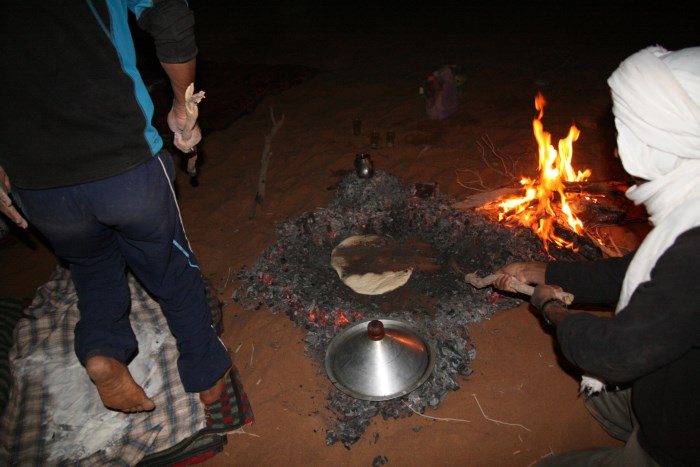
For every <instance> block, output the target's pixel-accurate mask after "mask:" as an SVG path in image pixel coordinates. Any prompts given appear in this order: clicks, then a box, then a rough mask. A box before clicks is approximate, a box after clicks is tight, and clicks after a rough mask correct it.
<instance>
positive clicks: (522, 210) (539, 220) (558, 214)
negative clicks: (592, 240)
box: [498, 93, 591, 249]
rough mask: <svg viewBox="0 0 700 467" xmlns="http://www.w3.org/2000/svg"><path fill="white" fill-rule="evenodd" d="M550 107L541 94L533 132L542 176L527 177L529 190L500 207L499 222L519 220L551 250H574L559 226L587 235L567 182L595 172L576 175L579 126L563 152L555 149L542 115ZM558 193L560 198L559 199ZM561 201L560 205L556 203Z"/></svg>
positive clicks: (562, 145) (561, 143)
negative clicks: (556, 230)
mask: <svg viewBox="0 0 700 467" xmlns="http://www.w3.org/2000/svg"><path fill="white" fill-rule="evenodd" d="M546 104H547V102H546V101H545V99H544V97H543V96H542V94H541V93H537V96H536V97H535V108H536V109H537V110H538V111H539V115H538V116H537V118H535V119H534V120H533V121H532V129H533V131H534V133H535V139H537V144H538V148H539V167H538V170H539V173H540V175H539V177H538V178H537V179H536V180H532V179H530V178H527V177H523V178H522V180H520V183H521V184H522V185H523V187H524V188H525V196H523V197H521V198H510V199H507V200H505V201H502V202H501V203H499V204H498V207H499V209H500V213H499V215H498V220H499V221H517V222H520V223H521V224H523V225H524V226H526V227H529V228H531V229H532V230H533V231H535V233H537V235H538V236H539V237H540V238H541V239H542V241H543V242H544V246H545V248H548V243H549V242H550V241H552V242H554V243H556V244H557V245H559V246H561V247H564V248H572V249H573V243H572V242H567V241H566V240H564V239H563V238H561V237H559V236H557V235H555V233H554V227H555V224H556V223H559V224H563V225H565V226H567V227H568V228H569V229H571V230H572V231H574V232H576V233H577V234H582V233H583V223H582V222H581V220H580V219H579V218H578V217H576V214H574V212H573V211H572V210H571V206H570V205H569V203H568V201H567V197H566V194H565V185H564V181H569V182H579V181H585V180H586V179H587V178H588V177H589V176H590V175H591V171H590V170H588V169H586V170H585V171H583V172H580V171H579V172H578V173H574V169H573V168H572V166H571V159H572V157H573V153H574V149H573V143H574V141H576V140H577V139H578V137H579V135H580V133H581V132H580V131H579V130H578V128H576V126H575V125H571V128H570V129H569V134H568V136H567V137H566V138H564V139H561V140H559V150H558V151H557V150H556V149H554V146H552V135H551V134H550V133H549V132H547V131H544V129H543V124H542V116H543V115H544V106H545V105H546ZM557 194H558V197H557V196H556V195H557ZM555 198H556V199H558V201H559V202H558V205H557V204H555V203H554V201H555Z"/></svg>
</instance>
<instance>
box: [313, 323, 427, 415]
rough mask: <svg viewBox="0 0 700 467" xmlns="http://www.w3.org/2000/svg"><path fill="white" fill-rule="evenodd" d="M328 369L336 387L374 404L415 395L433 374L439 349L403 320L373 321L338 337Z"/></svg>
mask: <svg viewBox="0 0 700 467" xmlns="http://www.w3.org/2000/svg"><path fill="white" fill-rule="evenodd" d="M325 366H326V373H327V374H328V377H329V378H330V380H331V381H332V382H333V384H335V386H336V387H337V388H338V389H340V390H341V391H343V392H344V393H346V394H348V395H349V396H352V397H354V398H356V399H364V400H370V401H382V400H388V399H394V398H396V397H401V396H403V395H405V394H408V393H409V392H411V391H413V390H414V389H416V388H417V387H419V386H420V385H421V384H423V383H424V382H425V380H427V379H428V377H429V376H430V375H431V374H432V372H433V368H434V366H435V346H434V343H433V342H432V341H430V340H428V339H426V338H425V337H424V336H423V335H422V334H421V333H420V332H419V331H418V330H417V329H416V328H415V327H413V326H411V325H410V324H408V323H405V322H403V321H398V320H393V319H375V320H367V321H362V322H359V323H356V324H354V325H352V326H350V327H349V328H347V329H345V330H343V331H342V332H341V333H340V334H338V335H337V336H335V337H334V338H333V340H332V341H331V343H330V345H329V346H328V349H327V350H326V359H325Z"/></svg>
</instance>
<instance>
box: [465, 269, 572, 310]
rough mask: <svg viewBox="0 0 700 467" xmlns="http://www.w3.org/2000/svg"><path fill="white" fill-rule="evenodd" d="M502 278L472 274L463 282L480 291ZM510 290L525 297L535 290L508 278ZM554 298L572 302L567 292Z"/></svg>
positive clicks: (570, 295)
mask: <svg viewBox="0 0 700 467" xmlns="http://www.w3.org/2000/svg"><path fill="white" fill-rule="evenodd" d="M501 277H503V274H490V275H488V276H486V277H479V276H478V275H477V274H476V273H474V272H472V273H469V274H465V275H464V281H465V282H466V283H468V284H471V285H473V286H474V287H476V288H477V289H482V288H484V287H487V286H489V285H492V284H493V283H494V282H495V281H497V280H498V279H500V278H501ZM509 285H510V288H511V289H513V290H515V291H516V292H519V293H521V294H525V295H532V293H533V292H534V291H535V288H534V287H533V286H531V285H528V284H523V283H522V282H520V281H519V280H517V279H516V278H515V277H511V278H510V283H509ZM556 298H558V299H559V300H561V301H563V302H564V303H566V304H567V305H571V303H573V301H574V296H573V295H572V294H570V293H568V292H557V294H556Z"/></svg>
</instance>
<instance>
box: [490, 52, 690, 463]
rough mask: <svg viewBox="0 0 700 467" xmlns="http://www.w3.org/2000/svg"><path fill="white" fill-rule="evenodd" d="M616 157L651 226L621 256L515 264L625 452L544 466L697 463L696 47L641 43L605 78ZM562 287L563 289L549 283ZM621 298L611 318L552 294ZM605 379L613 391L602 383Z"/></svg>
mask: <svg viewBox="0 0 700 467" xmlns="http://www.w3.org/2000/svg"><path fill="white" fill-rule="evenodd" d="M608 83H609V85H610V88H611V91H612V98H613V113H614V116H615V125H616V128H617V131H618V137H617V142H618V153H619V156H620V159H621V160H622V163H623V165H624V167H625V170H626V171H627V172H628V173H629V174H630V175H632V176H633V177H635V179H636V180H637V185H636V186H633V187H631V188H630V189H629V190H628V192H627V196H628V197H629V198H630V199H631V200H633V201H634V202H635V203H637V204H644V206H645V207H646V209H647V212H648V214H649V215H650V222H651V224H652V225H653V229H652V230H651V231H650V232H649V234H648V235H647V237H646V238H645V239H644V241H643V242H642V244H641V245H640V247H639V249H638V250H637V251H636V252H635V253H634V254H631V255H628V256H627V257H624V258H612V259H607V260H601V261H596V262H591V263H564V262H551V263H548V264H543V263H512V264H509V265H506V266H505V267H503V268H501V269H500V270H499V272H501V273H503V274H504V275H503V276H502V277H501V278H500V279H499V280H498V281H496V282H495V285H496V287H498V288H501V289H503V290H510V288H509V285H508V281H509V280H510V278H511V277H515V278H516V279H518V280H521V281H524V282H527V283H530V284H535V285H537V287H536V288H535V291H534V293H533V295H532V298H531V303H532V305H534V306H535V308H537V310H538V311H539V313H540V316H541V317H542V319H543V320H544V321H545V323H547V324H548V325H549V326H550V327H552V328H553V332H555V334H556V337H557V341H558V343H559V346H560V347H561V350H562V352H563V354H564V355H565V356H566V358H567V359H568V360H570V361H571V362H572V363H574V364H575V365H577V366H578V367H579V368H580V369H582V370H583V371H584V372H585V373H586V376H584V380H583V381H582V390H583V392H584V394H585V403H586V407H587V408H588V409H589V411H590V412H591V414H592V415H593V416H594V417H595V418H596V419H597V420H598V421H599V422H600V423H601V425H602V426H603V428H604V429H605V430H606V431H607V432H608V433H609V434H611V435H612V436H614V437H615V438H617V439H620V440H622V441H624V442H625V446H624V448H622V449H589V450H583V451H574V452H569V453H563V454H559V455H555V456H552V457H548V458H545V459H544V460H543V461H542V462H541V465H562V466H564V465H565V466H577V465H610V466H621V465H625V466H626V465H634V466H646V465H663V466H676V465H697V463H698V460H699V459H700V403H698V394H700V299H698V296H697V292H698V277H700V47H695V48H688V49H683V50H679V51H675V52H669V51H667V50H665V49H663V48H661V47H659V46H655V47H649V48H646V49H644V50H641V51H639V52H637V53H635V54H633V55H632V56H630V57H629V58H627V59H626V60H625V61H623V62H622V63H621V65H620V67H619V68H618V69H617V70H616V71H615V72H614V73H613V74H612V76H611V77H610V79H609V80H608ZM553 284H556V285H553ZM562 289H564V290H566V291H568V292H571V293H573V294H574V296H575V297H576V301H577V302H581V303H610V304H615V303H616V304H617V309H616V313H615V315H614V317H612V318H608V317H598V316H594V315H592V314H589V313H585V312H579V311H571V310H568V309H567V307H566V305H565V304H564V303H563V302H562V301H560V300H557V299H556V298H555V295H554V294H555V293H556V292H557V291H560V290H562ZM603 384H605V385H606V386H603Z"/></svg>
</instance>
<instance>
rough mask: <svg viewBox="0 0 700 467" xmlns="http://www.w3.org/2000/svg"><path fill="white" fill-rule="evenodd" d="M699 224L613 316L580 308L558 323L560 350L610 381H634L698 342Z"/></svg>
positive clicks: (678, 243) (681, 238)
mask: <svg viewBox="0 0 700 467" xmlns="http://www.w3.org/2000/svg"><path fill="white" fill-rule="evenodd" d="M699 275H700V228H695V229H692V230H690V231H688V232H686V233H685V234H683V235H681V236H679V237H678V238H677V239H676V241H675V242H674V244H673V245H672V246H671V247H670V248H669V249H668V250H666V252H665V253H664V254H663V255H662V256H661V257H660V258H659V260H658V261H657V262H656V265H655V266H654V268H653V269H652V271H651V277H650V280H649V281H647V282H644V283H642V284H640V285H639V286H638V287H637V289H636V290H635V291H634V293H633V294H632V296H631V297H630V301H629V303H628V305H627V306H626V307H625V308H624V309H622V310H620V311H619V312H618V313H617V315H615V317H613V318H606V317H598V316H594V315H591V314H586V313H581V314H576V315H572V316H569V317H567V318H565V319H564V320H562V321H561V322H560V323H559V325H558V326H557V339H558V341H559V345H560V347H561V349H562V352H563V353H564V355H565V356H566V358H567V359H569V360H570V361H571V362H572V363H574V364H575V365H577V366H578V367H579V368H581V369H582V370H584V371H585V372H587V373H589V374H591V375H594V376H598V377H601V378H603V379H604V380H606V381H607V382H609V383H624V382H630V381H633V380H635V379H637V378H639V377H641V376H644V375H646V374H648V373H650V372H652V371H654V370H656V369H659V368H661V367H663V366H665V365H667V364H669V363H670V362H672V361H674V360H676V359H678V358H679V357H681V356H682V355H684V354H685V353H686V352H688V351H689V350H690V349H691V348H692V347H698V346H700V302H699V301H698V297H697V293H698V287H697V278H698V276H699Z"/></svg>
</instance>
